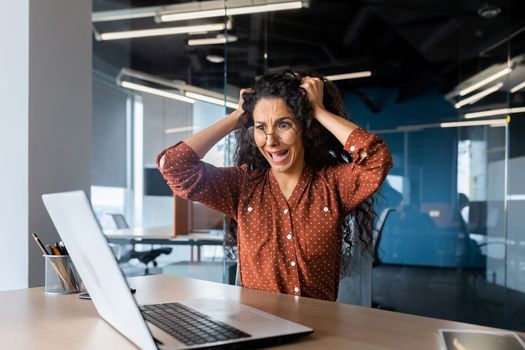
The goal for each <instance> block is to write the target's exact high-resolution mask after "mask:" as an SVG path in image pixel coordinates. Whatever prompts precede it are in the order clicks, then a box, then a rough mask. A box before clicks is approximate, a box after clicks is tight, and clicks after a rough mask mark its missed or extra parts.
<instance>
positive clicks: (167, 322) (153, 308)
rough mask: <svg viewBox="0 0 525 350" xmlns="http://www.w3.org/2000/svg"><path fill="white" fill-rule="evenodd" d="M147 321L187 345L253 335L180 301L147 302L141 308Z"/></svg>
mask: <svg viewBox="0 0 525 350" xmlns="http://www.w3.org/2000/svg"><path fill="white" fill-rule="evenodd" d="M140 311H141V312H142V315H143V316H144V319H145V320H146V321H149V322H151V323H153V324H154V325H155V326H157V327H159V328H160V329H162V330H163V331H164V332H166V333H168V334H170V335H171V336H173V337H174V338H175V339H177V340H179V341H181V342H183V343H184V344H186V345H198V344H204V343H211V342H216V341H225V340H232V339H239V338H246V337H249V336H250V335H249V334H246V333H244V332H242V331H240V330H238V329H237V328H234V327H232V326H228V325H227V324H225V323H223V322H220V321H216V320H212V319H211V318H210V317H209V316H206V315H204V314H201V313H200V312H198V311H196V310H193V309H191V308H189V307H187V306H185V305H182V304H180V303H166V304H154V305H144V306H142V307H141V308H140Z"/></svg>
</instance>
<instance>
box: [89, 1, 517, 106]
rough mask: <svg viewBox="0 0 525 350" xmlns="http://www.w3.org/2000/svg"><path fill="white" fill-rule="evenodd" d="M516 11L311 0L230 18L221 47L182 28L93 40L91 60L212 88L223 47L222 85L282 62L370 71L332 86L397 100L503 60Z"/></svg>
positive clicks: (500, 4)
mask: <svg viewBox="0 0 525 350" xmlns="http://www.w3.org/2000/svg"><path fill="white" fill-rule="evenodd" d="M183 2H187V1H175V0H170V1H159V0H129V1H125V0H111V1H110V0H94V1H93V11H104V10H113V9H124V8H130V7H133V8H135V7H142V6H155V5H165V4H174V3H183ZM484 6H485V7H487V6H492V7H496V8H499V9H500V10H501V12H500V13H499V15H497V16H496V17H494V18H490V19H487V18H483V17H482V16H481V15H480V14H479V10H480V9H482V8H483V7H484ZM523 13H525V1H523V0H490V1H484V0H465V1H462V0H455V1H451V0H424V1H422V0H398V1H393V0H361V1H315V0H312V1H311V2H310V6H309V8H304V9H300V10H292V11H281V12H273V13H267V14H253V15H242V16H235V17H233V28H232V29H231V30H230V31H229V32H230V33H232V34H234V35H236V36H237V37H238V38H239V39H238V41H237V42H234V43H229V44H228V45H227V47H226V48H225V47H224V46H222V45H210V46H196V47H195V46H194V47H190V46H188V45H187V44H186V42H187V40H188V37H189V36H188V35H172V36H164V37H155V38H138V39H129V40H118V41H107V42H97V41H94V46H93V49H94V65H95V67H97V65H99V66H100V67H106V71H107V70H108V69H107V67H112V68H113V69H115V70H118V69H120V68H121V67H130V68H132V69H135V70H139V71H143V72H147V73H150V74H154V75H158V76H162V77H165V78H169V79H181V80H185V81H186V82H189V83H191V84H193V85H197V86H201V87H205V88H214V89H222V86H223V83H224V64H217V63H211V62H208V61H207V60H206V56H207V55H209V54H214V55H220V56H225V53H226V56H227V63H226V67H227V80H228V83H229V84H232V85H236V86H239V87H243V86H246V85H248V84H250V83H251V82H252V80H253V78H254V77H255V76H258V75H261V74H263V73H264V72H266V71H269V72H271V71H279V70H283V69H286V68H289V69H292V70H300V71H314V72H318V73H321V74H324V75H330V74H338V73H344V72H351V71H359V70H371V71H372V72H373V75H372V77H370V78H367V79H357V80H347V81H340V82H338V85H339V86H340V88H342V89H346V90H353V91H354V92H355V91H358V89H359V88H363V87H395V88H399V96H398V100H405V99H408V98H411V97H413V96H416V95H418V94H419V93H421V92H423V91H425V90H426V89H428V88H434V89H438V90H441V91H443V92H446V91H448V90H450V89H451V88H452V87H453V86H455V85H456V84H458V82H460V81H461V80H464V79H466V78H468V77H469V76H471V75H473V74H475V73H476V72H479V71H480V70H481V69H484V68H486V67H488V66H490V65H492V64H494V63H502V62H505V61H506V60H507V58H508V54H509V52H510V53H511V55H513V56H514V55H517V54H521V53H523V52H525V32H521V33H520V34H518V35H516V36H514V37H513V38H512V40H511V41H509V40H506V39H508V37H509V35H510V34H511V33H514V32H516V31H519V29H520V28H522V27H524V26H525V16H523ZM217 20H222V19H215V20H214V21H217ZM211 21H212V20H211V19H208V20H200V21H199V20H196V21H192V22H191V24H195V23H200V22H211ZM178 23H180V22H178ZM178 23H177V24H178ZM180 24H189V23H188V22H186V23H180ZM163 25H165V26H172V25H174V24H173V22H172V23H168V24H163ZM158 26H159V24H156V23H155V22H154V21H153V19H152V18H147V19H137V20H129V21H128V20H126V21H118V22H110V23H95V27H96V28H97V30H98V31H112V30H123V29H143V28H152V27H158ZM160 26H161V25H160ZM196 37H198V36H196ZM497 43H500V45H496V46H495V47H493V48H491V47H492V46H494V45H495V44H497ZM487 49H489V50H488V51H487V52H484V51H486V50H487ZM510 50H511V51H510ZM225 51H226V52H225ZM265 52H266V53H267V59H265V58H264V57H265V55H264V53H265ZM110 73H112V72H110Z"/></svg>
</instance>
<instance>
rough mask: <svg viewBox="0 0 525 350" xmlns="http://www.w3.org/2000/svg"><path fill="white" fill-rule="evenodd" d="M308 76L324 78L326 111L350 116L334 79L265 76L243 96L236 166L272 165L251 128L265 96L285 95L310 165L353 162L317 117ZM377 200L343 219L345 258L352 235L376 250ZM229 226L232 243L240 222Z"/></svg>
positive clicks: (314, 167)
mask: <svg viewBox="0 0 525 350" xmlns="http://www.w3.org/2000/svg"><path fill="white" fill-rule="evenodd" d="M307 76H309V77H318V78H320V79H322V80H323V82H324V91H323V103H324V107H325V108H326V110H328V111H329V112H331V113H333V114H336V115H339V116H341V117H344V118H346V117H347V116H346V112H345V108H344V103H343V99H342V97H341V94H340V93H339V90H338V89H337V87H336V86H335V85H334V84H333V83H332V82H331V81H329V80H327V79H325V78H323V77H322V76H320V75H316V74H306V73H295V72H291V71H286V72H283V73H275V74H267V75H264V76H262V77H261V78H260V79H258V80H257V81H256V82H255V84H254V85H253V86H252V87H251V88H250V89H248V91H247V92H244V93H243V95H242V98H243V100H244V102H243V105H242V108H243V110H244V114H243V116H242V117H241V121H242V122H241V124H242V127H241V128H240V129H239V130H238V131H237V134H236V139H237V145H236V149H235V153H234V162H235V165H242V164H247V165H248V167H249V168H250V169H252V170H253V169H266V168H270V164H269V163H268V161H267V160H266V159H265V158H264V156H263V155H262V154H261V152H260V151H259V149H258V148H257V147H256V146H253V145H252V144H250V143H249V142H246V133H247V129H248V127H250V126H253V124H254V120H253V110H254V108H255V105H256V104H257V102H258V101H259V100H261V99H263V98H283V99H284V101H285V102H286V105H287V107H288V109H289V110H290V112H292V113H293V115H294V117H295V119H296V120H297V121H298V123H299V125H300V127H301V129H302V131H303V132H302V138H303V144H304V147H305V153H304V157H305V159H304V160H305V166H306V167H307V168H310V169H312V170H314V171H315V170H320V169H322V168H325V167H328V166H334V165H337V164H341V163H348V162H351V161H352V155H351V154H350V153H348V152H346V151H345V150H344V149H343V145H342V144H341V142H339V140H338V139H337V138H336V137H335V136H334V135H333V134H332V133H331V132H330V131H328V130H327V129H326V128H325V127H324V126H322V125H321V124H320V123H319V122H318V121H317V119H316V118H315V116H314V109H313V106H312V103H311V102H310V100H309V99H308V96H307V92H306V90H305V89H304V88H302V87H301V80H302V79H303V78H304V77H307ZM373 203H374V199H373V197H370V198H368V199H367V200H366V201H364V202H362V203H361V204H359V205H358V206H357V207H356V208H355V209H354V210H352V212H351V213H350V214H349V215H348V216H347V217H346V218H345V220H344V221H343V227H342V236H343V242H342V243H343V248H344V249H343V259H350V257H351V254H350V250H351V248H352V236H355V237H357V238H358V239H359V240H360V241H361V242H362V247H363V249H362V252H365V251H368V252H369V253H371V254H372V253H373V251H374V249H373V234H374V220H375V217H376V213H375V211H374V207H373ZM229 226H230V227H229V230H227V231H230V232H229V233H230V234H231V235H232V236H231V238H233V241H231V242H230V243H231V244H234V242H235V241H236V232H237V231H236V228H237V227H236V222H235V221H233V220H232V221H231V224H230V225H229ZM348 265H349V264H347V263H346V261H343V263H342V264H341V267H342V271H341V272H342V274H343V275H347V274H348V272H349V271H346V270H345V267H346V266H348Z"/></svg>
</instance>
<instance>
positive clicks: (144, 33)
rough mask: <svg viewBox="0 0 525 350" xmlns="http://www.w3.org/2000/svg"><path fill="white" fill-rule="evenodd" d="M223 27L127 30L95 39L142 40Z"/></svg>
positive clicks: (100, 35) (204, 26) (209, 30)
mask: <svg viewBox="0 0 525 350" xmlns="http://www.w3.org/2000/svg"><path fill="white" fill-rule="evenodd" d="M225 27H226V25H225V24H224V23H216V24H204V25H196V26H183V27H168V28H154V29H140V30H127V31H122V32H108V33H101V34H99V35H98V36H96V39H97V40H99V41H103V40H118V39H132V38H144V37H151V36H161V35H174V34H187V33H193V32H203V31H205V32H212V31H220V30H224V28H225Z"/></svg>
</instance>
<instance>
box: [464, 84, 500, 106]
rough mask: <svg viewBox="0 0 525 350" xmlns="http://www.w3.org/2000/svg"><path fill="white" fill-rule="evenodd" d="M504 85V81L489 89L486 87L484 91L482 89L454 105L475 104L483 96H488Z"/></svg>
mask: <svg viewBox="0 0 525 350" xmlns="http://www.w3.org/2000/svg"><path fill="white" fill-rule="evenodd" d="M502 87H503V83H501V82H500V83H497V84H496V85H494V86H492V87H489V88H488V89H485V90H483V91H480V92H478V93H477V94H475V95H472V96H469V97H467V98H465V99H463V100H461V101H459V102H458V103H456V104H455V105H454V107H456V108H458V109H459V108H461V107H463V106H465V105H471V104H473V103H474V102H477V101H479V100H481V99H482V98H483V97H486V96H488V95H490V94H492V93H494V92H496V91H498V90H499V89H501V88H502Z"/></svg>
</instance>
